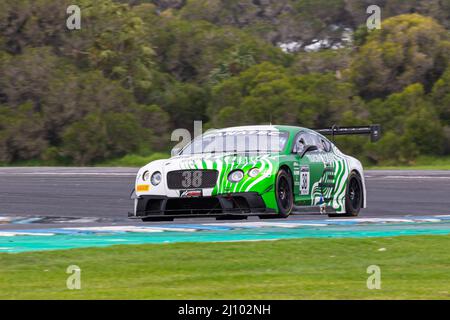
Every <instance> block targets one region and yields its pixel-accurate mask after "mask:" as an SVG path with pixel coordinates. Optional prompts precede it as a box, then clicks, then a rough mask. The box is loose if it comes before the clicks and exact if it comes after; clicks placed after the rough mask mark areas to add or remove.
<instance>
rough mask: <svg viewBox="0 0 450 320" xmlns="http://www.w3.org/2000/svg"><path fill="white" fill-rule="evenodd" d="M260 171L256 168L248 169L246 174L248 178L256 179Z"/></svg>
mask: <svg viewBox="0 0 450 320" xmlns="http://www.w3.org/2000/svg"><path fill="white" fill-rule="evenodd" d="M260 172H261V171H260V170H259V169H258V168H253V169H250V171H249V172H248V175H249V177H251V178H254V177H256V176H257V175H258V174H259V173H260Z"/></svg>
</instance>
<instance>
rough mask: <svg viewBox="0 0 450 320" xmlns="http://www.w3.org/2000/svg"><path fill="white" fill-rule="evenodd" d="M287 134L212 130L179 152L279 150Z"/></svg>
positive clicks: (265, 131)
mask: <svg viewBox="0 0 450 320" xmlns="http://www.w3.org/2000/svg"><path fill="white" fill-rule="evenodd" d="M288 136H289V134H288V133H287V132H284V131H278V130H236V131H214V132H212V133H205V134H204V135H203V136H201V137H199V138H197V139H195V140H194V141H193V142H192V143H190V144H189V145H187V146H186V147H185V148H184V149H183V151H182V153H181V154H197V153H221V152H235V153H250V152H254V153H275V152H281V151H282V150H284V147H285V146H286V143H287V140H288Z"/></svg>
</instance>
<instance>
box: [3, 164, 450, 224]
mask: <svg viewBox="0 0 450 320" xmlns="http://www.w3.org/2000/svg"><path fill="white" fill-rule="evenodd" d="M136 172H137V169H136V168H47V167H31V168H30V167H27V168H9V167H5V168H0V217H1V216H8V217H16V216H17V217H32V216H51V217H78V218H80V217H82V218H88V219H87V222H81V221H80V222H79V223H75V224H74V223H71V224H70V225H71V226H74V225H99V224H107V225H108V224H139V223H141V222H139V221H130V220H128V219H127V218H126V217H127V212H128V211H131V210H132V207H133V202H132V200H130V192H131V190H132V188H133V185H134V179H135V174H136ZM366 187H367V203H368V208H366V209H363V210H362V211H361V213H360V217H383V218H386V217H395V216H408V215H412V216H425V215H438V214H442V215H445V214H450V170H445V171H415V170H401V171H400V170H390V171H381V170H380V171H377V170H376V171H366ZM311 217H314V219H321V218H322V217H323V219H328V217H327V216H326V215H319V213H312V214H305V213H302V214H298V215H292V216H291V217H290V218H289V219H291V220H295V219H305V218H307V219H311ZM91 218H96V219H98V220H102V221H101V222H100V221H97V222H92V221H90V220H89V219H91ZM249 220H258V218H256V217H251V218H249ZM193 221H195V223H197V222H200V221H215V220H214V219H213V218H208V219H204V218H203V219H176V220H175V222H176V223H191V222H193ZM63 225H64V224H60V225H59V226H63ZM12 227H13V226H12V225H11V224H3V225H1V224H0V229H8V228H12ZM16 227H17V226H16ZM30 227H38V226H37V225H34V226H31V225H30Z"/></svg>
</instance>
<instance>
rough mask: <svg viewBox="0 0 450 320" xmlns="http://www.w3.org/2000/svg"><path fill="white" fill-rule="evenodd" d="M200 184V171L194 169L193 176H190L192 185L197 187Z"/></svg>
mask: <svg viewBox="0 0 450 320" xmlns="http://www.w3.org/2000/svg"><path fill="white" fill-rule="evenodd" d="M201 185H202V172H201V171H194V177H193V178H192V186H193V187H194V188H198V187H200V186H201Z"/></svg>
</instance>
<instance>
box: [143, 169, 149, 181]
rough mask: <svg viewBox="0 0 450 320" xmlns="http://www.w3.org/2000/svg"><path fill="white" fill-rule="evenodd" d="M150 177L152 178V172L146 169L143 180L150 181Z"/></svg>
mask: <svg viewBox="0 0 450 320" xmlns="http://www.w3.org/2000/svg"><path fill="white" fill-rule="evenodd" d="M149 178H150V172H149V171H145V172H144V174H143V175H142V180H144V181H148V179H149Z"/></svg>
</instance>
